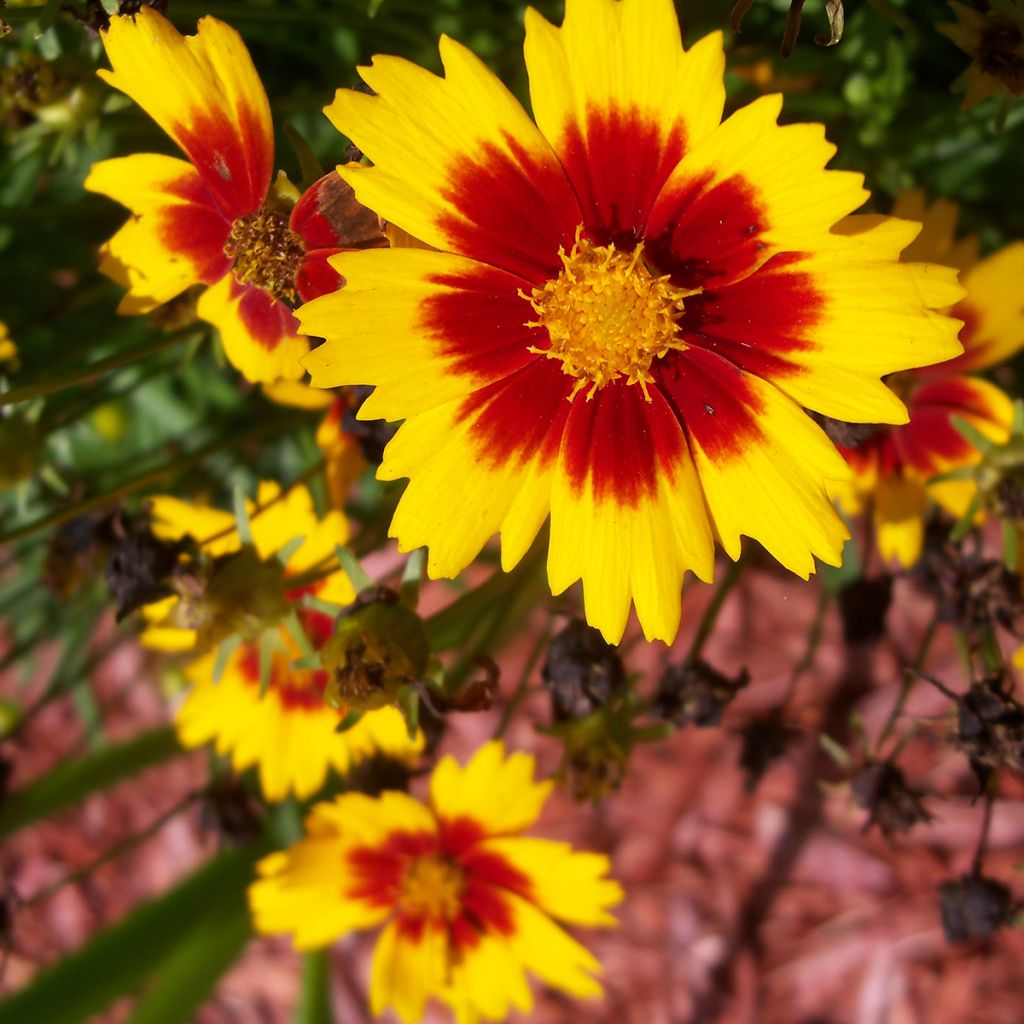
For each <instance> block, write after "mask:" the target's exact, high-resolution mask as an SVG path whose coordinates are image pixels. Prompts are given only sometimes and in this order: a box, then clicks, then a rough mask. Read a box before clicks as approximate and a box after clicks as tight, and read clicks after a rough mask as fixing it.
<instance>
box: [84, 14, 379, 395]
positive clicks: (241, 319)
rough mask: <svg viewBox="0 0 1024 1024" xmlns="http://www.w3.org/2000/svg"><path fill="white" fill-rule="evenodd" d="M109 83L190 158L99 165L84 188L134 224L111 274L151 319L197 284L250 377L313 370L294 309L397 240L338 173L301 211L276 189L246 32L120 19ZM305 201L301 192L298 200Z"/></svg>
mask: <svg viewBox="0 0 1024 1024" xmlns="http://www.w3.org/2000/svg"><path fill="white" fill-rule="evenodd" d="M101 39H102V40H103V46H104V48H105V49H106V52H107V56H108V58H109V59H110V63H111V70H109V71H104V70H101V71H100V72H99V74H100V76H101V77H102V78H103V79H104V81H106V82H108V83H109V84H110V85H112V86H113V87H114V88H116V89H120V90H121V92H123V93H125V94H126V95H128V96H130V97H131V98H132V99H133V100H135V102H136V103H138V104H139V106H140V107H142V108H143V110H145V111H146V113H148V114H149V115H150V116H151V117H152V118H153V120H154V121H156V122H157V124H159V125H160V127H161V128H163V129H164V131H166V132H167V134H168V135H169V136H170V137H171V138H172V139H173V140H174V142H175V143H176V144H177V145H178V147H179V148H180V149H181V151H182V152H183V153H184V155H185V156H186V157H187V158H188V160H187V161H185V160H179V159H177V158H175V157H170V156H164V155H161V154H157V153H136V154H133V155H132V156H126V157H116V158H114V159H112V160H103V161H101V162H100V163H98V164H96V165H95V166H94V167H93V168H92V170H91V172H90V173H89V176H88V178H86V181H85V187H86V188H87V189H89V190H91V191H93V192H99V193H102V194H103V195H105V196H109V197H110V198H111V199H115V200H117V201H118V202H119V203H122V204H123V205H124V206H126V207H128V209H129V210H131V212H132V217H131V218H130V219H129V221H128V222H127V223H126V224H125V226H124V227H123V228H121V230H120V231H118V232H117V234H116V235H114V237H113V238H111V239H110V241H109V242H108V243H107V244H106V245H105V246H104V247H103V260H102V262H101V264H100V269H101V270H103V271H104V272H105V273H107V274H108V275H109V276H110V277H113V278H114V279H115V280H117V281H118V282H119V283H120V284H123V285H124V286H125V287H126V288H127V289H128V292H127V294H126V295H125V297H124V300H123V301H122V303H121V306H120V307H119V308H120V311H121V312H123V313H143V312H148V311H149V310H152V309H154V308H155V307H156V306H158V305H160V304H161V303H164V302H167V301H168V300H170V299H172V298H174V297H175V296H177V295H179V294H180V293H181V292H182V291H184V290H185V289H186V288H189V287H192V286H194V285H200V286H203V291H202V293H201V294H200V296H199V300H198V305H197V307H196V312H197V314H198V315H199V317H200V318H201V319H203V320H206V321H207V322H209V323H211V324H213V325H214V326H215V327H216V328H217V329H218V330H219V332H220V336H221V340H222V341H223V344H224V351H225V354H226V355H227V357H228V359H229V360H230V361H231V362H232V364H234V366H236V367H237V368H238V370H239V371H240V372H241V373H242V374H243V375H244V376H245V377H247V378H248V379H249V380H253V381H274V380H277V379H279V378H285V379H294V378H297V377H300V376H302V367H301V366H300V365H299V357H300V356H301V355H302V354H303V353H305V352H306V350H307V349H308V347H309V342H308V340H307V339H305V338H302V337H300V336H299V334H298V332H297V325H296V323H295V319H294V318H293V316H292V310H291V307H292V306H293V305H294V304H295V302H296V301H298V300H299V299H303V300H304V299H309V298H313V297H314V296H316V295H321V294H323V293H324V292H326V291H330V290H331V289H333V288H335V287H337V286H338V283H339V282H338V275H337V274H336V273H335V272H334V271H333V270H332V269H331V267H330V266H328V264H327V257H328V256H330V255H332V254H333V253H336V252H338V251H339V247H340V246H360V245H384V244H386V239H385V237H384V235H383V231H382V225H381V224H380V223H379V221H377V219H376V218H375V217H374V216H373V215H372V214H370V213H369V211H367V210H362V209H358V208H356V206H355V204H352V203H350V202H349V199H350V196H349V195H348V194H347V193H345V194H344V195H339V194H338V192H339V190H338V189H337V184H338V179H337V178H336V177H334V176H330V177H327V178H323V179H321V180H320V181H318V182H317V183H315V184H314V185H313V186H311V187H310V188H309V189H307V191H306V192H305V193H304V194H303V195H302V196H301V197H299V198H298V201H297V202H296V203H295V204H294V205H293V206H292V208H291V210H290V211H289V210H288V209H286V208H283V206H282V203H281V197H280V196H276V195H274V194H273V193H272V191H271V179H272V173H273V162H274V127H273V122H272V121H271V116H270V105H269V103H268V102H267V95H266V93H265V92H264V89H263V83H262V82H261V81H260V78H259V75H258V74H257V72H256V68H255V67H254V66H253V63H252V59H251V58H250V56H249V52H248V50H247V49H246V47H245V43H244V42H243V41H242V38H241V37H240V36H239V35H238V33H237V32H236V31H235V30H234V29H232V28H230V27H229V26H228V25H225V24H224V23H223V22H221V21H218V20H217V19H216V18H203V19H201V20H200V22H199V26H198V30H197V32H196V34H195V35H194V36H183V35H181V33H179V32H178V30H177V29H176V28H175V27H174V26H173V25H172V24H171V23H170V22H169V21H168V20H167V19H166V18H164V17H163V16H162V15H160V14H158V13H157V12H156V11H154V10H152V9H151V8H149V7H142V9H141V10H139V11H137V12H136V13H135V14H133V15H131V16H130V17H129V16H116V17H113V18H111V20H110V27H109V28H108V29H107V30H106V31H105V32H103V33H101ZM295 196H296V197H298V193H297V192H296V193H295Z"/></svg>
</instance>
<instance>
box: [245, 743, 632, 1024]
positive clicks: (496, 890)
mask: <svg viewBox="0 0 1024 1024" xmlns="http://www.w3.org/2000/svg"><path fill="white" fill-rule="evenodd" d="M533 769H534V766H533V758H532V757H531V756H529V755H527V754H523V753H516V754H513V755H512V756H511V757H508V758H506V757H505V755H504V748H503V747H502V745H501V743H498V742H491V743H488V744H486V745H485V746H483V747H482V748H481V749H480V750H479V751H478V752H477V753H476V754H475V755H474V757H473V758H472V760H471V761H470V762H469V763H468V764H467V765H466V766H465V768H460V767H459V765H458V764H457V763H456V762H455V760H454V759H453V758H451V757H445V758H443V759H442V760H441V761H440V762H439V764H438V765H437V767H436V769H435V770H434V773H433V776H432V778H431V783H430V801H429V804H427V805H424V804H422V803H420V802H419V801H417V800H415V799H414V798H413V797H411V796H408V795H406V794H405V793H384V794H383V795H382V796H380V797H378V798H376V799H371V798H370V797H367V796H363V795H362V794H358V793H346V794H344V795H343V796H340V797H338V798H337V799H336V800H334V801H333V802H332V803H321V804H317V805H316V806H315V807H314V808H313V811H312V813H311V814H310V816H309V818H308V819H307V821H306V838H304V839H302V840H300V841H299V842H298V843H296V844H295V845H294V846H292V847H291V848H290V849H289V850H287V851H284V852H281V853H275V854H272V855H271V856H269V857H267V858H266V859H265V860H263V861H262V862H261V863H260V865H259V874H260V876H261V877H260V880H259V881H257V882H255V883H254V884H253V886H252V887H251V889H250V897H249V899H250V904H251V907H252V911H253V915H254V919H255V924H256V927H257V929H258V930H259V931H262V932H291V933H292V935H293V936H294V941H295V944H296V945H297V946H298V947H299V948H301V949H316V948H318V947H321V946H326V945H327V944H328V943H330V942H333V941H334V940H335V939H337V938H339V937H340V936H342V935H345V934H346V933H348V932H351V931H355V930H359V929H366V928H375V927H378V926H380V925H384V930H383V932H382V933H381V936H380V939H379V941H378V943H377V948H376V952H375V954H374V959H373V968H372V979H371V990H370V1002H371V1006H372V1009H373V1012H374V1013H375V1014H376V1013H382V1012H384V1010H386V1009H387V1008H389V1007H390V1008H392V1009H393V1010H394V1011H395V1013H396V1014H397V1015H398V1018H399V1019H400V1020H401V1021H402V1022H403V1024H415V1022H418V1021H420V1020H421V1019H422V1018H423V1013H424V1009H425V1006H426V1002H427V1000H428V999H429V998H430V997H431V996H435V997H438V998H440V999H442V1000H443V1001H444V1002H446V1003H448V1004H449V1005H450V1006H451V1007H452V1008H453V1009H454V1011H455V1014H456V1018H457V1020H458V1021H459V1022H460V1024H471V1022H475V1021H478V1020H480V1018H484V1019H486V1020H495V1021H496V1020H504V1019H505V1018H506V1016H507V1015H508V1013H509V1011H510V1010H511V1009H512V1008H515V1009H518V1010H521V1011H529V1009H530V1007H531V1005H532V997H531V994H530V989H529V986H528V984H527V980H526V972H527V971H530V972H531V973H533V974H536V975H537V976H538V977H539V978H540V979H541V980H542V981H543V982H545V983H546V984H548V985H550V986H552V987H553V988H557V989H560V990H562V991H563V992H567V993H569V994H570V995H573V996H577V997H590V996H596V995H599V994H600V992H601V987H600V985H599V984H598V982H597V981H596V979H595V978H594V975H595V974H597V973H598V971H599V969H600V968H599V966H598V963H597V961H596V960H595V959H594V958H593V956H591V954H590V953H589V952H588V951H587V950H586V949H585V948H584V947H583V946H581V945H580V944H579V943H578V942H577V941H576V940H575V939H572V938H570V937H569V935H568V934H566V932H565V931H563V930H562V928H560V927H559V926H558V925H557V924H556V923H555V922H554V921H553V920H552V918H557V919H559V920H561V921H565V922H567V923H569V924H575V925H584V926H588V927H595V926H608V925H613V924H614V923H615V919H614V918H613V917H612V916H611V915H610V914H609V913H608V909H609V908H610V907H612V906H614V905H615V904H616V903H618V902H619V901H620V900H621V898H622V890H621V888H620V886H619V885H618V884H617V883H616V882H614V881H611V880H609V879H608V878H607V877H606V874H607V871H608V866H609V865H608V858H607V857H605V856H604V855H602V854H596V853H580V852H576V851H574V850H573V849H572V848H571V847H570V846H568V845H567V844H565V843H558V842H552V841H550V840H546V839H535V838H527V837H524V836H522V835H520V833H521V832H523V830H524V829H526V828H527V827H529V826H530V825H531V824H532V823H533V822H534V821H535V820H536V819H537V816H538V815H539V814H540V810H541V807H542V806H543V804H544V801H545V800H546V799H547V796H548V793H549V792H550V789H551V784H550V783H548V782H541V783H538V782H534V780H533Z"/></svg>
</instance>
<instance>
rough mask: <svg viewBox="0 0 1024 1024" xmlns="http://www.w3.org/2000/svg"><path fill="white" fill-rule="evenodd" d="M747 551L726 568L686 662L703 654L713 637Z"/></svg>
mask: <svg viewBox="0 0 1024 1024" xmlns="http://www.w3.org/2000/svg"><path fill="white" fill-rule="evenodd" d="M745 555H746V552H743V553H742V554H741V555H740V557H739V558H738V559H736V561H735V562H733V563H732V564H731V565H730V566H729V568H728V570H726V573H725V578H724V579H723V580H722V582H721V584H719V587H718V590H716V591H715V596H714V597H713V598H711V603H710V604H709V605H708V607H707V610H706V611H705V612H704V617H703V618H702V619H701V620H700V626H699V627H698V629H697V635H696V636H695V637H694V638H693V643H692V644H691V645H690V651H689V653H688V654H687V655H686V658H685V661H684V664H692V663H693V662H695V661H696V660H697V659H698V658H699V657H700V655H701V652H702V651H703V650H704V645H705V644H706V643H707V642H708V640H709V639H710V638H711V634H712V632H713V631H714V628H715V623H716V622H717V621H718V615H719V613H720V612H721V610H722V607H723V606H724V605H725V599H726V598H727V597H728V596H729V594H730V593H731V592H732V589H733V587H735V586H736V584H737V583H738V582H739V579H740V575H741V574H742V572H743V565H744V561H745Z"/></svg>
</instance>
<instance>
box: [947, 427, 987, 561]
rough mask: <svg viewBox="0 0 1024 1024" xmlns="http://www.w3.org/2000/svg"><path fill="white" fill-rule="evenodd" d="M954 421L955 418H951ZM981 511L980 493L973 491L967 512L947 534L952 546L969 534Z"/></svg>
mask: <svg viewBox="0 0 1024 1024" xmlns="http://www.w3.org/2000/svg"><path fill="white" fill-rule="evenodd" d="M952 418H953V419H956V417H955V416H954V417H952ZM980 511H981V492H980V491H975V492H974V497H973V498H971V503H970V504H969V505H968V506H967V510H966V511H965V512H964V514H963V515H962V516H961V517H960V518H959V519H958V520H957V522H956V525H955V526H954V527H953V529H952V530H950V532H949V539H950V540H951V541H953V543H954V544H959V543H960V541H962V540H963V539H964V537H966V536H967V534H969V533H970V532H971V527H972V526H974V520H975V517H976V516H977V515H978V512H980Z"/></svg>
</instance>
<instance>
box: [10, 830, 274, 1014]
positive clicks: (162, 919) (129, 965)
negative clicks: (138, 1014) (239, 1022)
mask: <svg viewBox="0 0 1024 1024" xmlns="http://www.w3.org/2000/svg"><path fill="white" fill-rule="evenodd" d="M265 852H266V847H265V846H264V845H262V844H261V845H258V846H253V847H243V848H240V849H236V850H230V851H228V852H227V853H224V854H221V855H219V856H217V857H215V858H214V859H213V860H211V861H209V862H207V863H206V864H205V865H203V867H201V868H200V869H199V870H198V871H197V872H195V874H193V875H191V876H189V878H187V879H186V880H185V881H184V882H182V883H181V884H180V885H178V886H176V887H175V888H174V889H172V890H171V891H170V892H169V893H166V894H165V895H163V896H161V897H159V898H158V899H155V900H151V901H150V902H148V903H144V904H143V905H142V906H140V907H137V908H136V909H135V910H133V911H132V912H131V913H130V914H129V915H128V916H127V917H125V918H123V919H122V920H121V921H119V922H118V923H117V924H115V925H113V926H112V927H110V928H108V929H106V930H105V931H102V932H100V933H99V934H98V935H95V936H93V938H91V939H90V940H89V941H88V942H87V943H86V944H85V945H84V946H82V947H81V948H80V949H78V950H76V951H75V952H74V953H72V954H71V955H70V956H67V957H65V958H64V959H62V960H59V961H58V962H57V963H56V964H54V965H53V966H52V967H50V968H48V969H47V970H45V971H43V972H42V973H40V974H38V975H37V976H36V977H35V978H34V979H33V980H32V981H31V982H30V983H29V984H28V985H27V986H26V987H25V988H23V989H22V990H21V991H20V992H16V993H15V994H14V995H13V996H11V997H10V998H8V999H6V1000H5V1001H4V1002H2V1003H0V1021H4V1022H5V1024H6V1022H10V1024H22V1022H24V1024H29V1022H32V1024H44V1022H45V1024H83V1022H84V1021H87V1020H89V1019H90V1018H91V1017H93V1016H94V1015H95V1014H97V1013H99V1012H100V1011H101V1010H103V1009H104V1008H105V1007H107V1006H109V1005H110V1004H111V1003H112V1002H113V1001H114V1000H115V999H117V998H118V997H120V996H122V995H125V994H127V993H130V992H132V991H133V990H134V989H136V988H137V987H138V986H139V985H140V984H141V983H142V982H144V981H145V979H146V978H147V977H149V976H150V975H151V974H152V973H153V971H154V970H155V969H157V968H158V967H159V966H160V964H161V962H167V958H168V957H170V956H171V955H172V954H173V953H174V952H175V950H176V949H177V948H178V946H179V944H180V943H181V942H182V941H183V939H184V938H185V937H186V936H187V935H188V934H189V933H190V932H192V931H193V930H195V929H196V928H197V927H200V926H202V927H203V928H206V927H208V926H210V925H211V923H212V922H213V921H214V920H215V919H216V917H217V916H219V915H221V914H224V913H226V912H227V911H228V910H229V909H230V908H231V907H232V906H234V905H237V903H238V902H239V901H242V902H243V905H244V899H245V889H246V887H247V885H248V883H249V880H250V878H251V877H252V868H253V863H254V862H255V860H256V858H257V857H259V856H260V855H262V854H263V853H265ZM151 1019H152V1018H151ZM164 1019H165V1020H167V1018H164ZM180 1019H181V1018H178V1020H179V1021H180Z"/></svg>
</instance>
